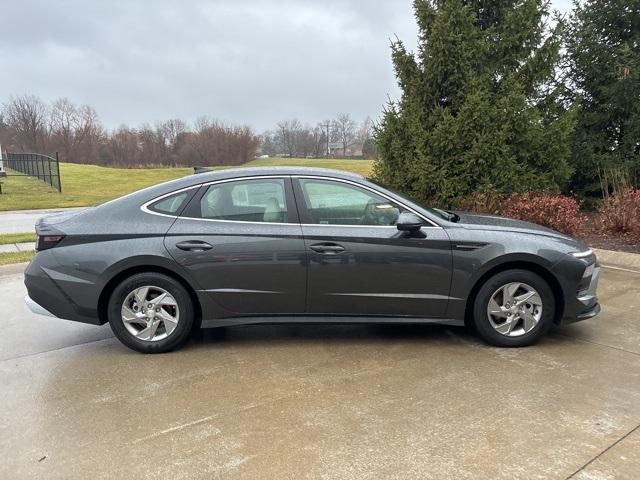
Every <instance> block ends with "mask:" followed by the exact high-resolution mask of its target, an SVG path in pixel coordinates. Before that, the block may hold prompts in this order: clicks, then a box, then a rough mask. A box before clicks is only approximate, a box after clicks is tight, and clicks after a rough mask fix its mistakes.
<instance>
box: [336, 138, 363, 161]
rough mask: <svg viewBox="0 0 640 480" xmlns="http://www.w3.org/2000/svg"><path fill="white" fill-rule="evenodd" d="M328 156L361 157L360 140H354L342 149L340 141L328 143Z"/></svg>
mask: <svg viewBox="0 0 640 480" xmlns="http://www.w3.org/2000/svg"><path fill="white" fill-rule="evenodd" d="M329 156H331V157H361V156H362V142H359V141H355V142H354V143H352V144H351V145H349V146H348V147H347V149H346V151H343V148H342V142H330V143H329Z"/></svg>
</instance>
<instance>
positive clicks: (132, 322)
mask: <svg viewBox="0 0 640 480" xmlns="http://www.w3.org/2000/svg"><path fill="white" fill-rule="evenodd" d="M108 313H109V324H110V325H111V329H112V330H113V333H114V334H115V336H116V337H118V339H119V340H120V341H121V342H122V343H124V344H125V345H126V346H127V347H129V348H132V349H133V350H136V351H138V352H143V353H163V352H168V351H171V350H175V349H176V348H179V347H181V346H182V345H183V344H184V343H185V342H186V341H187V340H188V339H189V336H190V333H191V331H192V326H193V324H194V308H193V302H192V301H191V297H190V296H189V293H188V292H187V291H186V289H185V288H184V287H183V286H182V285H181V284H180V283H179V282H178V281H176V280H174V279H173V278H171V277H169V276H167V275H163V274H160V273H152V272H150V273H139V274H136V275H133V276H131V277H129V278H128V279H126V280H124V281H123V282H122V283H120V284H119V285H118V286H117V287H116V288H115V289H114V291H113V293H112V294H111V298H110V300H109V305H108Z"/></svg>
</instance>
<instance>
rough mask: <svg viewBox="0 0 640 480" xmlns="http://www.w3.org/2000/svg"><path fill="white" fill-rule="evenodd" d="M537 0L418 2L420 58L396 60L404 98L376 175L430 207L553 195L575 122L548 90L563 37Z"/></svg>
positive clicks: (384, 124) (561, 180) (385, 129)
mask: <svg viewBox="0 0 640 480" xmlns="http://www.w3.org/2000/svg"><path fill="white" fill-rule="evenodd" d="M547 7H548V4H547V3H542V2H541V1H540V0H518V1H514V0H495V1H490V0H489V1H488V0H415V1H414V10H415V17H416V19H417V22H418V28H419V41H418V49H417V52H416V53H415V54H414V53H411V52H408V51H407V50H406V48H405V46H404V44H403V43H402V41H400V40H396V41H395V42H393V43H392V46H391V47H392V60H393V65H394V69H395V73H396V77H397V79H398V83H399V85H400V88H401V90H402V95H401V98H400V100H399V101H398V102H392V103H390V104H389V105H388V107H387V108H386V110H385V112H384V115H383V118H382V121H381V122H380V125H379V126H378V128H377V130H376V139H377V143H378V155H379V158H380V160H379V161H378V162H377V163H376V166H375V176H376V177H377V178H378V179H379V180H381V181H382V182H384V183H386V184H388V185H389V186H391V187H395V188H397V189H400V190H403V191H405V192H407V193H409V194H412V195H413V196H414V197H417V198H420V199H422V200H425V201H429V202H432V203H434V204H438V205H442V206H449V205H455V203H456V200H457V199H459V198H461V197H463V196H465V195H468V194H469V193H471V192H474V191H481V192H503V193H506V192H512V191H526V190H531V189H539V188H550V189H558V188H559V187H562V186H564V185H565V184H566V182H567V181H568V179H569V177H570V174H571V170H570V168H569V166H568V158H569V155H570V145H569V137H570V135H571V132H572V130H573V124H574V115H573V112H572V111H566V110H565V109H563V108H560V107H559V101H558V99H557V98H556V96H557V93H556V91H555V89H553V88H551V87H550V85H551V80H552V79H553V78H554V73H555V67H556V65H557V63H558V57H559V53H558V51H559V47H560V29H559V27H556V28H555V29H554V30H552V31H550V30H549V29H548V28H547V25H546V23H545V19H546V17H547Z"/></svg>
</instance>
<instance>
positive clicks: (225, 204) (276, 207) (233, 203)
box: [200, 178, 287, 223]
mask: <svg viewBox="0 0 640 480" xmlns="http://www.w3.org/2000/svg"><path fill="white" fill-rule="evenodd" d="M200 212H201V216H202V218H206V219H210V220H233V221H237V222H267V223H285V222H286V221H287V203H286V199H285V187H284V179H282V178H269V179H255V180H238V181H233V182H225V183H217V184H213V185H211V186H209V188H208V189H207V191H206V192H205V194H204V196H203V197H202V199H201V200H200Z"/></svg>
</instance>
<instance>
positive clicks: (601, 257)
mask: <svg viewBox="0 0 640 480" xmlns="http://www.w3.org/2000/svg"><path fill="white" fill-rule="evenodd" d="M593 252H594V253H595V254H596V257H597V258H598V263H600V264H601V265H602V266H604V267H611V268H615V269H619V270H626V271H628V272H635V273H640V254H638V253H628V252H617V251H614V250H601V249H599V248H594V249H593Z"/></svg>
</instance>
